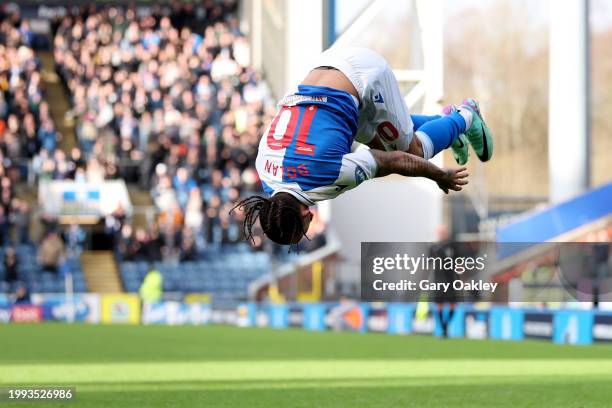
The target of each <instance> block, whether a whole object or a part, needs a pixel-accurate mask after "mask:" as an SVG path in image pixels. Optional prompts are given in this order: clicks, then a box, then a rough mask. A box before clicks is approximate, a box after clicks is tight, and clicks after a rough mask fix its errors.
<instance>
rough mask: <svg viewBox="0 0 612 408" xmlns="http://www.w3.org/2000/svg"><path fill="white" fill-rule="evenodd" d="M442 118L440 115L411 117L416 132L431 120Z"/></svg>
mask: <svg viewBox="0 0 612 408" xmlns="http://www.w3.org/2000/svg"><path fill="white" fill-rule="evenodd" d="M441 117H442V116H440V115H410V119H412V130H414V131H415V132H416V131H417V130H419V128H420V127H421V126H423V125H424V124H425V123H427V122H429V121H430V120H436V119H440V118H441Z"/></svg>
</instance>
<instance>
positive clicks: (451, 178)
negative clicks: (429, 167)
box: [436, 167, 469, 194]
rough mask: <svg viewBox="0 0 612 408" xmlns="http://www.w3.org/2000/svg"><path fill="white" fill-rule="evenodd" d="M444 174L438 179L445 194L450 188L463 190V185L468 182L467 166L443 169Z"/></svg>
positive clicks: (439, 185)
mask: <svg viewBox="0 0 612 408" xmlns="http://www.w3.org/2000/svg"><path fill="white" fill-rule="evenodd" d="M442 172H443V175H442V176H441V177H440V178H439V180H437V181H436V183H437V184H438V187H440V189H441V190H442V191H444V194H448V192H449V190H453V191H461V189H462V187H461V186H464V185H466V184H467V183H468V180H467V177H468V176H469V174H468V172H467V168H466V167H461V168H458V169H442Z"/></svg>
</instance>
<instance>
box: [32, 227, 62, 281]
mask: <svg viewBox="0 0 612 408" xmlns="http://www.w3.org/2000/svg"><path fill="white" fill-rule="evenodd" d="M63 255H64V243H63V242H62V240H61V238H60V237H59V235H58V233H57V232H55V231H51V232H49V233H48V234H47V236H46V238H45V239H43V241H42V243H41V244H40V249H39V253H38V257H39V262H40V264H41V266H42V268H43V271H46V272H51V273H54V274H57V268H58V267H59V265H60V261H61V259H62V257H63Z"/></svg>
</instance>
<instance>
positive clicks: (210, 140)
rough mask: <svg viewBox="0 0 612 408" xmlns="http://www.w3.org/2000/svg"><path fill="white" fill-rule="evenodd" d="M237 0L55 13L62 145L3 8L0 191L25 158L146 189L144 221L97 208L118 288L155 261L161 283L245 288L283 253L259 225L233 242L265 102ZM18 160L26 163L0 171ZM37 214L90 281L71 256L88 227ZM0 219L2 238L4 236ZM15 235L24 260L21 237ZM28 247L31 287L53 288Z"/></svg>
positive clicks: (21, 24) (39, 166)
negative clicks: (66, 134) (65, 104)
mask: <svg viewBox="0 0 612 408" xmlns="http://www.w3.org/2000/svg"><path fill="white" fill-rule="evenodd" d="M236 9H237V2H236V1H233V0H230V1H224V2H202V3H199V4H197V5H189V4H185V5H181V4H180V3H176V4H173V5H172V6H152V7H150V8H147V10H148V13H147V12H142V11H143V9H139V10H136V9H134V8H130V7H127V8H121V7H115V6H110V5H106V6H99V7H96V6H95V5H90V6H82V7H81V8H71V9H66V11H67V14H66V15H62V16H58V17H57V18H56V19H54V20H53V19H52V20H51V27H52V33H53V39H52V41H51V43H52V44H53V50H52V54H53V59H54V61H55V66H56V71H57V73H58V74H59V76H60V78H61V80H62V82H63V84H64V88H65V90H66V97H67V99H68V101H69V103H70V111H69V112H67V113H66V117H68V118H70V119H71V120H73V121H74V123H75V133H76V135H77V139H78V140H77V146H71V148H70V150H69V151H68V150H66V151H64V150H62V148H61V147H62V146H60V144H59V143H58V141H59V140H60V138H61V135H60V134H59V133H58V132H57V130H56V129H55V127H54V124H53V120H52V118H51V117H50V116H49V109H48V105H47V103H46V102H45V100H44V89H43V86H42V84H41V80H40V78H41V75H40V72H39V71H40V65H41V64H40V62H39V60H38V59H37V57H36V54H35V52H34V50H33V49H32V48H31V47H30V46H29V43H30V42H31V37H32V35H31V33H30V32H29V31H28V27H29V24H28V21H27V19H25V18H21V16H20V15H19V11H18V10H13V11H12V12H11V13H6V14H3V15H2V16H1V17H2V25H1V26H0V27H1V30H0V31H1V32H2V38H1V39H0V41H1V42H0V44H2V48H1V49H0V80H1V81H0V86H2V91H3V92H1V93H0V98H1V99H0V118H1V119H2V121H1V122H0V134H3V138H2V154H3V159H4V162H5V164H4V165H3V167H2V171H3V174H2V186H3V191H4V190H5V189H4V186H5V184H6V185H7V187H9V190H10V191H14V188H12V184H11V183H16V182H18V181H19V180H20V179H21V180H23V179H24V177H25V174H24V173H25V172H26V171H27V170H31V171H33V173H34V177H35V179H36V180H75V181H79V180H82V181H88V182H92V181H94V182H95V181H103V180H109V179H117V178H121V179H124V180H125V181H126V182H127V183H129V184H130V186H131V187H130V188H132V187H134V186H135V187H136V188H138V189H139V190H140V191H147V192H148V194H150V197H151V200H152V203H153V205H154V207H155V216H154V217H153V218H152V219H149V220H148V224H147V225H144V226H143V225H136V224H135V223H134V222H133V219H130V218H129V217H128V216H127V215H126V214H125V211H124V209H123V208H121V207H118V208H117V209H116V210H115V212H114V213H113V214H112V215H111V216H108V217H107V218H106V220H105V225H106V233H107V234H108V236H109V237H111V241H112V243H113V244H112V245H113V250H114V253H115V256H116V259H117V262H118V266H119V268H118V269H119V272H120V276H121V279H122V283H123V286H124V289H125V290H126V291H129V292H135V291H137V290H138V287H139V285H140V284H141V282H142V279H143V276H144V273H145V272H147V271H148V270H149V269H150V268H152V267H154V268H156V269H158V270H160V271H161V272H162V274H163V277H164V288H165V290H166V291H172V292H202V291H204V292H209V293H213V294H215V295H216V296H219V297H221V298H229V297H234V298H244V297H245V296H246V287H247V285H248V283H249V282H251V281H252V280H254V279H255V278H256V277H258V276H261V275H263V274H264V273H267V272H269V269H270V265H271V263H272V258H271V257H272V256H274V257H276V258H279V259H280V260H281V261H283V260H285V261H286V260H288V259H289V258H291V256H292V255H287V254H286V253H285V251H281V250H280V248H277V247H272V248H268V247H266V246H265V245H264V240H263V235H262V233H261V230H260V229H258V230H256V231H255V233H254V241H253V242H252V244H253V245H252V246H251V245H247V244H245V243H244V242H241V241H242V239H243V233H242V230H241V223H242V213H241V212H234V213H232V214H229V210H230V209H231V208H232V207H233V206H234V205H235V204H236V203H237V202H238V201H239V200H240V199H241V198H243V197H245V196H249V195H252V194H254V193H255V194H257V193H260V192H261V187H260V184H259V179H258V177H257V173H256V171H255V169H254V160H255V156H256V152H257V144H258V138H259V135H260V134H261V133H262V132H263V126H264V124H265V123H266V122H267V121H268V120H269V119H270V117H271V115H273V113H274V105H273V103H272V100H271V98H270V96H269V91H268V88H267V86H266V84H265V82H264V81H263V80H262V79H261V78H260V76H259V74H258V73H257V72H256V71H255V70H254V69H253V68H252V67H251V66H250V61H249V49H248V44H247V41H246V39H245V37H244V36H243V34H242V33H241V32H240V30H239V27H238V19H237V18H236V11H237V10H236ZM7 159H8V160H12V162H10V163H7ZM15 163H25V165H23V168H24V169H23V170H21V172H20V173H19V174H16V175H15V176H14V177H13V178H11V179H8V178H6V177H5V174H4V173H5V172H7V171H8V170H9V169H11V170H12V169H15V168H16V165H15ZM4 195H5V194H3V195H2V199H3V202H4ZM7 200H8V201H7V202H10V203H11V205H9V206H3V207H4V209H5V211H7V210H8V211H11V213H10V214H9V218H10V219H11V220H13V219H14V220H15V222H13V224H14V225H15V226H18V224H19V220H20V219H22V218H25V219H29V207H28V203H27V202H20V201H19V200H17V199H15V198H14V197H13V196H11V197H10V199H7ZM11 200H12V201H11ZM0 211H1V210H0ZM0 218H1V217H0ZM5 218H6V217H5ZM34 221H35V222H39V221H42V223H43V226H44V228H43V229H44V234H43V235H46V234H47V232H49V231H53V230H58V229H59V231H60V232H61V233H62V238H63V240H64V241H65V242H66V243H68V242H72V243H73V244H71V247H75V248H73V249H74V251H73V252H71V254H72V255H73V256H71V260H70V261H69V262H67V263H68V264H69V265H70V268H71V269H72V270H73V273H74V274H75V275H74V276H75V290H82V291H84V290H86V287H85V281H84V279H82V270H81V269H82V268H81V265H80V264H79V261H78V254H80V253H81V251H82V250H83V247H84V246H86V245H87V244H86V243H85V242H86V241H87V240H86V239H85V238H84V237H83V235H84V231H83V230H82V229H81V228H80V227H78V226H76V225H72V226H69V227H58V224H57V222H56V220H53V219H42V220H39V219H37V220H34ZM4 225H5V224H2V228H0V232H2V239H3V242H5V241H7V240H9V241H10V239H8V238H4V237H5V235H6V236H8V235H7V234H9V232H6V233H5V231H8V228H9V226H7V227H6V228H5V227H4ZM10 228H13V226H12V225H11V226H10ZM28 228H29V225H28V226H25V227H20V229H19V231H26V230H27V229H28ZM324 228H325V225H324V223H322V222H321V221H320V220H319V217H315V220H314V222H313V223H312V224H311V229H310V231H309V237H310V238H311V241H309V242H308V243H307V244H306V245H305V246H304V247H303V250H306V251H310V250H313V249H316V248H317V247H319V246H321V245H324V243H325V239H324V234H323V231H324ZM14 234H17V235H19V234H18V233H14ZM23 235H24V238H23V240H21V238H19V241H18V242H17V243H18V244H20V245H19V246H18V248H19V251H20V252H19V254H18V257H19V258H20V259H21V258H22V256H21V255H22V254H23V255H26V251H28V250H27V249H24V248H27V247H26V246H25V245H26V244H30V243H31V241H30V239H29V237H27V234H26V233H23ZM28 248H30V249H29V250H30V251H35V250H34V247H33V246H30V247H28ZM221 255H222V256H221ZM32 259H34V258H31V257H28V261H24V263H23V268H26V267H27V268H28V269H27V271H26V270H25V269H24V273H23V274H22V275H20V278H22V277H23V278H24V279H23V281H24V282H25V283H26V284H27V285H28V286H29V289H30V290H38V289H39V286H40V290H41V291H46V292H51V291H61V290H60V289H62V287H60V278H59V277H56V276H55V275H50V274H49V273H46V272H45V273H43V272H39V271H38V269H39V268H40V266H39V265H38V263H36V262H35V261H32ZM20 267H22V266H20ZM37 274H42V275H37ZM37 276H38V277H39V278H40V279H37V278H36V277H37ZM37 282H39V283H40V284H39V285H38V283H37ZM81 284H82V285H81ZM37 285H38V286H37ZM3 289H5V290H8V284H6V283H3Z"/></svg>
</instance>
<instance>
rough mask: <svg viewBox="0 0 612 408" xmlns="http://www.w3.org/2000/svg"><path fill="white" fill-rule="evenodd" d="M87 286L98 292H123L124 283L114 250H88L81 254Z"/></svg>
mask: <svg viewBox="0 0 612 408" xmlns="http://www.w3.org/2000/svg"><path fill="white" fill-rule="evenodd" d="M81 264H82V266H83V273H84V274H85V281H86V282H87V287H88V288H89V290H90V291H91V292H96V293H121V292H123V285H122V284H121V278H120V277H119V273H118V271H117V264H116V262H115V257H114V256H113V253H112V251H87V252H83V254H82V255H81Z"/></svg>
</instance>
